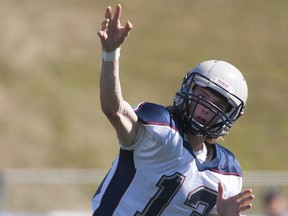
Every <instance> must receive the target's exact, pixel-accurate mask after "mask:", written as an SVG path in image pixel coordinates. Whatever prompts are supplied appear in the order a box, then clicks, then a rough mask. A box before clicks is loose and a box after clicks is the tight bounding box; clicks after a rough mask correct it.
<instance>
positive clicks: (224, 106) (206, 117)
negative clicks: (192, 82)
mask: <svg viewBox="0 0 288 216" xmlns="http://www.w3.org/2000/svg"><path fill="white" fill-rule="evenodd" d="M193 95H196V96H200V97H201V98H203V99H205V100H207V101H209V102H211V103H213V104H214V105H215V106H216V107H218V108H219V109H220V110H221V111H222V112H224V113H227V112H228V111H229V109H230V105H229V103H228V102H227V100H226V99H225V98H224V97H221V96H219V95H217V94H216V93H214V92H213V91H211V90H209V89H207V88H203V87H200V86H195V87H194V89H193ZM201 103H202V102H201ZM201 103H195V102H192V103H191V105H190V112H191V113H193V111H194V114H193V119H194V120H196V121H197V122H199V123H200V124H202V125H207V124H208V126H211V125H213V124H215V123H216V122H217V121H218V120H219V118H220V116H221V115H219V114H218V115H215V113H217V110H216V109H215V107H213V106H212V105H209V104H208V103H205V105H202V104H201ZM213 110H214V111H213Z"/></svg>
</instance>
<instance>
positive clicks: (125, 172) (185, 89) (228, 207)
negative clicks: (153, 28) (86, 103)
mask: <svg viewBox="0 0 288 216" xmlns="http://www.w3.org/2000/svg"><path fill="white" fill-rule="evenodd" d="M120 15H121V5H117V7H116V9H115V12H114V14H112V9H111V7H107V9H106V12H105V20H104V21H103V22H102V27H101V30H100V31H99V32H98V36H99V38H100V40H101V44H102V48H103V51H102V70H101V78H100V100H101V108H102V111H103V112H104V114H105V115H106V116H107V118H108V119H109V121H110V122H111V124H112V125H113V127H114V128H115V131H116V133H117V136H118V139H119V144H120V153H119V155H118V156H117V158H116V159H115V161H114V162H113V164H112V167H111V169H110V170H109V172H108V173H107V175H106V177H105V179H104V180H103V182H102V183H101V185H100V186H99V188H98V190H97V191H96V193H95V196H94V197H93V200H92V208H93V215H94V216H109V215H115V216H116V215H117V216H124V215H125V216H158V215H164V216H176V215H179V216H180V215H183V216H184V215H187V216H188V215H194V216H196V215H197V216H202V215H220V216H239V215H241V212H242V211H245V210H247V209H250V208H251V207H252V205H251V201H252V200H253V198H254V195H253V194H252V190H251V189H247V190H245V191H243V192H241V187H242V174H241V167H240V165H239V163H238V161H237V159H236V158H235V156H234V155H233V153H231V152H230V151H229V150H228V149H226V148H224V147H223V146H221V145H219V144H217V143H216V141H217V138H219V137H222V136H224V135H226V134H227V133H228V132H229V131H230V129H231V127H232V125H233V123H234V122H235V121H236V120H237V119H238V118H239V117H240V116H241V115H242V114H243V112H244V108H245V106H246V100H247V95H248V89H247V84H246V81H245V79H244V77H243V76H242V74H241V72H240V71H239V70H238V69H237V68H236V67H234V66H233V65H231V64H229V63H227V62H225V61H217V60H209V61H205V62H202V63H200V64H199V65H197V66H196V67H194V68H192V69H190V70H189V71H188V73H187V75H186V76H185V78H184V80H183V83H182V86H181V88H180V89H179V91H178V92H177V93H176V95H175V97H174V103H173V105H172V106H170V107H167V106H162V105H158V104H154V103H148V102H147V103H141V104H139V105H138V106H137V107H135V108H134V109H133V108H132V107H131V106H130V105H129V104H128V103H127V102H126V101H125V100H124V99H123V96H122V92H121V86H120V81H119V56H120V46H121V44H122V43H123V42H124V40H125V39H126V37H127V35H128V33H129V32H130V30H131V29H132V27H133V26H132V24H131V23H130V22H129V21H128V22H126V24H125V25H124V26H122V25H121V23H120Z"/></svg>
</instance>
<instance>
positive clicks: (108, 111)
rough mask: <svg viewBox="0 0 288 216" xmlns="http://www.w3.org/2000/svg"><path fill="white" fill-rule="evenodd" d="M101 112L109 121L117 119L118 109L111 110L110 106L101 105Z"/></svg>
mask: <svg viewBox="0 0 288 216" xmlns="http://www.w3.org/2000/svg"><path fill="white" fill-rule="evenodd" d="M101 110H102V112H103V113H104V115H105V116H106V117H107V118H108V119H109V120H113V119H114V120H115V119H117V118H119V109H116V108H113V107H112V106H103V105H102V106H101Z"/></svg>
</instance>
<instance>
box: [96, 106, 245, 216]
mask: <svg viewBox="0 0 288 216" xmlns="http://www.w3.org/2000/svg"><path fill="white" fill-rule="evenodd" d="M135 112H136V114H137V116H138V118H139V121H140V122H141V123H142V126H141V127H140V130H139V132H138V135H137V138H136V140H135V141H134V143H133V145H131V146H129V147H128V148H124V147H123V146H121V148H120V153H119V155H118V157H117V158H116V159H115V161H114V162H113V164H112V167H111V169H110V170H109V172H108V173H107V175H106V177H105V179H104V180H103V182H102V183H101V185H100V186H99V188H98V190H97V192H96V193H95V196H94V197H93V200H92V209H93V212H94V214H93V216H110V215H111V216H112V215H113V216H158V215H161V216H180V215H181V216H182V215H183V216H184V215H185V216H189V215H195V216H202V215H217V211H216V199H217V193H218V192H217V190H218V182H219V181H221V182H223V184H224V186H225V196H226V197H229V196H233V195H235V194H237V193H239V192H240V190H241V187H242V177H241V176H242V174H241V168H240V165H239V163H238V161H237V159H236V158H235V156H234V155H233V154H232V153H231V152H230V151H229V150H227V149H226V148H224V147H223V146H221V145H219V144H215V145H211V146H212V148H214V157H213V159H212V160H210V161H207V162H204V163H201V162H200V161H199V160H198V159H197V157H196V156H195V154H194V152H193V150H192V149H191V146H190V144H189V141H188V140H186V139H185V137H186V135H185V134H183V131H182V129H181V127H180V125H178V123H177V121H176V120H175V119H173V115H172V114H171V113H170V112H169V111H168V109H167V108H166V107H164V106H160V105H157V104H152V103H142V104H140V105H139V106H138V107H137V109H135ZM207 145H209V144H207Z"/></svg>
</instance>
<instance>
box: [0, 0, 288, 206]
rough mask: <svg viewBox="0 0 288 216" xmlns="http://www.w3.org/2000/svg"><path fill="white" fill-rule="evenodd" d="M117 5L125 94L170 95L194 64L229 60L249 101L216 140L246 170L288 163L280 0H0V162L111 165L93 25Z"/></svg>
mask: <svg viewBox="0 0 288 216" xmlns="http://www.w3.org/2000/svg"><path fill="white" fill-rule="evenodd" d="M117 3H121V4H122V6H123V16H122V20H123V22H124V21H126V20H127V19H129V20H130V21H131V22H132V23H133V25H134V29H133V30H132V32H131V34H130V35H129V38H127V41H126V42H125V44H124V45H123V49H122V57H121V81H122V86H123V93H124V96H125V98H126V100H127V101H129V102H130V103H131V104H132V105H135V104H137V103H139V102H141V101H152V102H157V103H161V104H165V105H170V104H171V103H172V101H173V97H174V94H175V92H176V91H177V89H178V88H179V86H180V84H181V82H182V78H183V76H184V75H185V74H186V72H187V70H188V69H189V68H190V67H192V66H194V65H195V64H197V63H199V62H201V61H203V60H207V59H223V60H227V61H229V62H231V63H233V64H234V65H236V66H237V67H238V68H239V69H240V70H241V71H242V72H243V74H244V75H245V77H246V79H247V81H248V84H249V100H248V107H247V110H246V113H245V115H244V117H243V118H241V119H240V120H239V122H238V123H236V124H235V126H234V128H233V130H232V133H231V135H228V136H227V137H226V138H225V142H224V145H225V146H226V147H228V148H229V149H231V150H232V151H233V152H235V154H236V155H237V157H238V158H239V160H240V162H241V164H242V167H243V168H244V170H287V169H288V165H287V163H286V162H285V161H284V158H285V157H286V154H287V152H288V145H287V144H286V141H287V140H288V133H287V131H288V102H287V96H286V95H287V93H288V85H287V82H288V75H287V73H288V70H287V68H288V63H287V55H286V52H287V50H288V42H287V38H288V26H287V23H286V22H287V20H288V14H287V8H288V2H287V1H284V0H279V1H277V3H276V2H273V1H269V0H254V1H248V0H242V1H230V0H219V1H210V0H201V1H195V0H189V1H188V0H182V1H172V0H167V1H124V0H123V1H92V0H86V1H80V0H61V1H57V0H50V1H39V0H24V1H18V0H1V1H0V14H1V20H0V29H1V34H0V144H1V151H0V168H2V169H3V168H43V167H51V168H67V167H68V168H96V167H99V168H108V167H109V166H110V164H111V161H112V160H113V158H114V157H115V155H116V154H117V152H118V147H117V139H116V136H115V133H114V131H113V129H112V127H111V126H110V125H109V123H108V121H107V120H106V119H105V118H104V115H103V114H102V113H101V110H100V107H99V86H98V84H99V70H100V60H101V47H100V44H99V41H98V38H97V36H96V32H97V30H98V29H99V27H100V24H101V22H102V19H103V12H104V10H105V7H106V6H107V5H112V6H114V5H116V4H117ZM23 190H24V189H23ZM89 192H90V190H89ZM31 202H32V204H31V205H32V206H33V203H34V205H35V202H34V201H33V200H32V201H31ZM85 203H86V202H85Z"/></svg>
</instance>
